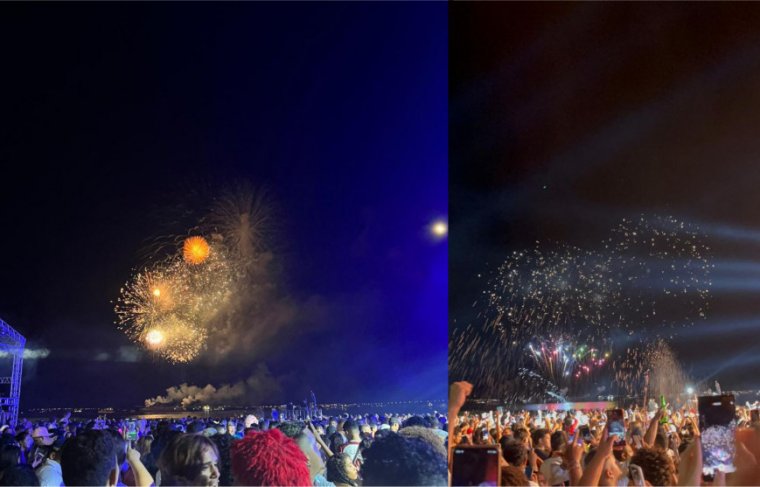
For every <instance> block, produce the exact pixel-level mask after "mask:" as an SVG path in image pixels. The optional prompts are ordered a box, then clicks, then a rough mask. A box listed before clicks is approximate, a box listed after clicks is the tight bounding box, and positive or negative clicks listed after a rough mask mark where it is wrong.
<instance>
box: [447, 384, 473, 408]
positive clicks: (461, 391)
mask: <svg viewBox="0 0 760 487" xmlns="http://www.w3.org/2000/svg"><path fill="white" fill-rule="evenodd" d="M470 394H472V384H470V383H469V382H465V381H460V382H454V383H453V384H451V388H450V389H449V410H451V411H457V412H458V411H459V410H460V409H462V406H464V402H465V401H466V400H467V396H469V395H470Z"/></svg>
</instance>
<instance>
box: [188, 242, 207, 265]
mask: <svg viewBox="0 0 760 487" xmlns="http://www.w3.org/2000/svg"><path fill="white" fill-rule="evenodd" d="M210 251H211V249H210V247H209V245H208V242H206V239H205V238H203V237H189V238H187V239H185V243H184V245H183V246H182V255H183V257H184V258H185V262H187V263H188V264H193V265H198V264H202V263H203V262H204V261H205V260H206V259H207V258H208V255H209V253H210Z"/></svg>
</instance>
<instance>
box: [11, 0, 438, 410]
mask: <svg viewBox="0 0 760 487" xmlns="http://www.w3.org/2000/svg"><path fill="white" fill-rule="evenodd" d="M1 10H2V15H0V40H1V41H2V42H0V43H1V44H2V45H3V46H4V47H3V48H2V53H3V55H2V73H3V74H2V76H0V87H1V90H2V127H1V128H0V222H2V228H3V234H2V237H0V255H2V256H3V261H2V263H1V264H0V318H2V319H3V320H5V321H7V322H8V323H9V324H11V325H12V326H14V327H15V328H16V329H17V330H19V331H20V332H21V333H22V334H23V335H25V336H26V337H27V340H28V343H29V345H30V347H31V348H40V347H44V348H47V349H49V350H50V352H51V353H50V355H49V357H47V358H45V359H40V360H37V361H27V362H26V365H25V372H24V373H25V380H24V383H23V386H22V407H34V406H107V405H115V406H130V405H137V404H141V403H142V401H143V400H144V399H146V398H147V397H150V396H155V395H158V394H161V393H163V392H164V390H165V389H166V388H167V387H169V386H173V385H177V384H179V383H180V382H185V381H186V382H189V383H191V384H197V385H201V386H203V385H205V384H207V383H212V384H214V385H220V384H222V383H229V382H234V381H239V380H242V379H245V378H246V377H248V375H249V374H250V372H251V370H253V369H254V367H256V366H257V365H258V364H260V363H265V364H266V365H267V366H268V367H269V369H270V370H271V372H272V374H273V375H274V376H275V377H287V378H288V379H287V381H284V382H283V384H284V386H285V387H286V391H285V392H286V393H285V396H286V397H284V399H287V400H300V399H301V398H303V397H304V396H303V394H304V392H305V390H307V388H308V387H311V388H313V389H314V391H315V392H316V394H317V397H318V398H319V399H322V400H337V401H340V400H381V399H382V400H404V399H428V398H442V397H445V396H444V395H445V387H446V386H445V384H446V380H445V377H446V359H445V357H446V332H445V327H444V323H445V321H446V318H445V317H446V306H445V303H446V296H447V295H446V291H447V275H446V259H447V244H446V243H445V242H443V243H433V242H431V241H430V239H429V238H427V236H426V233H425V226H426V225H427V224H428V223H429V222H430V221H431V220H432V219H433V218H435V217H439V216H445V215H446V212H447V177H448V175H447V165H446V160H447V152H446V149H447V148H446V143H445V141H446V130H447V109H446V94H447V82H446V69H447V57H446V56H447V48H446V46H447V32H446V7H445V5H443V4H403V5H402V4H360V5H344V4H323V5H313V4H308V5H307V4H298V5H296V4H285V5H274V4H240V3H234V4H221V5H218V4H216V5H212V4H203V3H190V4H183V5H178V4H73V5H63V4H14V5H9V4H6V5H3V6H2V8H1ZM241 180H246V181H250V182H251V183H252V184H254V185H256V186H263V187H265V188H267V190H268V191H269V193H270V195H271V198H272V200H273V201H274V204H275V207H276V209H277V215H278V217H279V220H280V221H279V224H278V226H277V231H276V232H275V236H274V237H273V242H272V246H273V248H275V249H276V255H277V257H278V259H279V262H280V264H281V266H282V269H283V270H282V272H281V283H280V284H281V289H282V291H281V292H282V293H283V294H285V295H287V296H289V297H291V298H292V299H293V300H294V301H296V302H300V303H313V302H318V303H320V304H321V308H320V309H326V310H327V311H328V312H327V316H325V317H322V318H321V319H322V321H323V322H318V323H317V325H318V326H315V327H314V328H311V327H301V326H292V327H289V328H287V329H285V330H284V331H283V332H282V333H280V334H279V335H277V336H276V337H275V339H274V340H273V342H272V343H271V344H265V345H262V347H261V349H259V350H256V351H255V353H251V356H250V357H248V358H247V359H246V360H236V361H231V362H226V361H224V360H221V361H217V362H218V363H216V364H215V365H209V363H207V362H208V361H204V360H201V361H199V362H198V363H197V364H194V365H189V366H176V367H173V366H169V365H166V364H165V363H163V362H160V361H157V360H155V359H151V358H150V357H146V356H142V357H141V358H138V359H136V360H135V358H134V357H135V356H134V354H133V353H131V351H130V349H129V348H128V347H130V346H131V345H130V342H129V341H128V339H127V338H126V337H125V336H124V335H123V334H122V333H121V332H119V331H118V330H116V328H115V326H114V325H113V320H114V315H113V311H112V307H113V306H112V304H111V301H112V300H115V298H116V297H117V296H118V292H119V287H120V286H121V285H122V283H123V282H124V281H126V279H127V278H128V277H129V275H130V272H131V269H132V268H134V267H136V266H139V265H140V264H141V263H142V262H141V260H140V259H141V257H140V256H141V249H143V248H144V246H145V240H146V239H147V238H148V237H150V236H152V235H157V234H161V233H162V232H165V231H166V228H168V225H167V223H166V222H163V221H162V220H161V217H160V215H163V214H164V213H163V211H164V210H165V209H166V208H170V207H172V205H174V204H175V203H179V202H184V203H186V201H185V200H186V199H187V198H186V197H187V194H188V191H187V189H188V188H192V187H193V186H194V185H196V184H200V183H201V182H203V183H204V184H205V183H209V184H216V185H221V186H223V185H225V184H229V183H231V182H235V181H241ZM183 198H184V200H183ZM307 309H308V308H307ZM317 321H319V320H317ZM301 322H309V323H313V322H314V320H311V321H309V320H305V321H304V320H302V321H299V323H301ZM252 326H255V325H252ZM125 347H127V348H125ZM103 353H105V354H107V355H108V357H110V359H109V360H107V361H97V360H95V357H96V356H97V355H98V354H101V355H102V354H103ZM268 399H269V398H261V401H262V402H267V400H268Z"/></svg>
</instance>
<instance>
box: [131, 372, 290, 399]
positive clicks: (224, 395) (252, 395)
mask: <svg viewBox="0 0 760 487" xmlns="http://www.w3.org/2000/svg"><path fill="white" fill-rule="evenodd" d="M282 399H283V388H282V385H281V381H280V380H279V379H278V378H275V377H274V376H273V375H272V373H271V372H270V371H269V368H268V367H267V366H266V364H263V363H260V364H258V365H257V366H256V369H255V370H254V372H253V373H252V374H251V375H250V377H248V378H247V379H245V380H242V381H239V382H236V383H234V384H222V385H221V386H219V387H216V386H214V385H212V384H207V385H205V386H203V387H199V386H196V385H188V384H181V385H179V386H176V387H169V388H168V389H166V394H165V395H163V396H156V397H153V398H150V399H146V400H145V407H152V406H155V405H159V404H167V405H169V404H172V405H174V404H177V405H181V406H183V407H188V406H192V405H195V404H203V405H206V404H208V405H210V406H214V405H230V406H235V405H248V404H258V403H267V402H277V401H280V400H282Z"/></svg>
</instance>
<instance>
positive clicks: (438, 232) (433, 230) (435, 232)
mask: <svg viewBox="0 0 760 487" xmlns="http://www.w3.org/2000/svg"><path fill="white" fill-rule="evenodd" d="M430 234H431V235H432V236H433V238H435V239H437V240H442V239H444V238H446V236H447V235H448V234H449V224H448V223H447V222H446V220H442V219H440V220H435V221H433V223H431V224H430Z"/></svg>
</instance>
